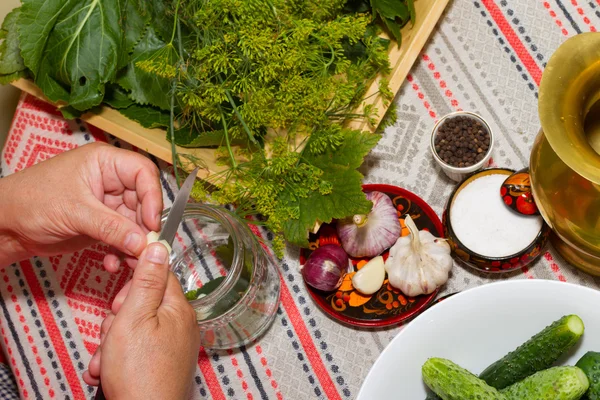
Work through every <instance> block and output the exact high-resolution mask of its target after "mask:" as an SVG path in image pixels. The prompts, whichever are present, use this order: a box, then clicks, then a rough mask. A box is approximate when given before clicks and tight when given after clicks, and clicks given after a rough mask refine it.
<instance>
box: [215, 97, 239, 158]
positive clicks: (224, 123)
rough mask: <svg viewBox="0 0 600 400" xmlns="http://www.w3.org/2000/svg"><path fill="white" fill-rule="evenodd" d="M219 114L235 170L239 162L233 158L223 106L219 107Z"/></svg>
mask: <svg viewBox="0 0 600 400" xmlns="http://www.w3.org/2000/svg"><path fill="white" fill-rule="evenodd" d="M219 112H220V113H221V121H223V133H224V135H225V142H226V144H227V151H228V152H229V158H231V167H232V168H233V169H236V168H237V162H236V161H235V157H234V156H233V150H232V149H231V143H230V142H229V132H228V131H227V121H226V120H225V114H224V113H223V109H222V108H221V106H219Z"/></svg>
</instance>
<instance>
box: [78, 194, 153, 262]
mask: <svg viewBox="0 0 600 400" xmlns="http://www.w3.org/2000/svg"><path fill="white" fill-rule="evenodd" d="M79 232H80V233H82V234H84V235H87V236H89V237H91V238H92V239H96V240H99V241H101V242H104V243H106V244H108V245H109V246H113V247H114V248H116V249H117V250H119V251H122V252H123V253H126V254H128V255H131V256H135V257H138V256H139V255H140V253H141V252H142V250H144V248H145V247H146V235H145V233H144V231H143V230H142V228H141V227H140V226H139V225H138V224H136V223H135V222H134V221H132V220H130V219H129V218H127V217H125V216H123V215H121V214H119V213H118V212H116V211H114V210H111V209H110V208H108V207H106V206H105V205H104V204H97V205H94V206H92V207H90V208H89V209H88V213H87V215H85V216H84V218H83V220H82V221H81V223H80V226H79Z"/></svg>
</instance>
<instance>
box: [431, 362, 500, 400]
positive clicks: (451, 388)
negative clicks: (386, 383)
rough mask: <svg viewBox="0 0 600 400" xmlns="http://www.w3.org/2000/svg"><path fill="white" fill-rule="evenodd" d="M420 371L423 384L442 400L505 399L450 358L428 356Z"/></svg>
mask: <svg viewBox="0 0 600 400" xmlns="http://www.w3.org/2000/svg"><path fill="white" fill-rule="evenodd" d="M421 372H422V374H423V381H425V384H426V385H427V386H428V387H429V388H430V389H431V390H433V391H434V392H435V393H436V394H437V395H438V396H440V397H441V398H442V399H443V400H467V399H485V400H505V399H506V397H505V396H504V395H503V394H502V393H500V392H499V391H498V390H496V389H494V388H493V387H491V386H489V385H487V384H486V383H485V382H484V381H482V380H481V379H479V378H478V377H476V376H475V375H473V374H472V373H470V372H469V371H467V370H466V369H464V368H462V367H460V366H458V365H456V364H454V363H453V362H452V361H450V360H446V359H443V358H430V359H429V360H427V361H426V362H425V364H423V368H422V371H421Z"/></svg>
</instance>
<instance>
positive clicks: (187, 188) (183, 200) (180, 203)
mask: <svg viewBox="0 0 600 400" xmlns="http://www.w3.org/2000/svg"><path fill="white" fill-rule="evenodd" d="M199 169H200V167H198V168H196V169H195V170H194V171H193V172H192V173H191V174H190V175H189V176H188V177H187V178H186V180H185V182H183V185H181V189H180V190H179V193H177V196H176V197H175V201H174V202H173V205H172V206H171V210H170V211H169V215H168V216H167V222H165V225H164V226H163V228H162V230H161V231H160V236H159V237H158V240H159V241H160V240H164V241H166V242H167V243H169V246H173V240H175V234H176V233H177V230H178V229H179V224H181V220H182V218H183V212H184V211H185V206H186V204H187V202H188V200H189V198H190V193H191V192H192V186H194V180H195V179H196V175H198V170H199Z"/></svg>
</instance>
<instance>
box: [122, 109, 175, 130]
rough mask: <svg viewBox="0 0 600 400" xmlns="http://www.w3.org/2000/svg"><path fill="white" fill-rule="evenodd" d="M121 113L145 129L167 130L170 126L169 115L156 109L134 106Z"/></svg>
mask: <svg viewBox="0 0 600 400" xmlns="http://www.w3.org/2000/svg"><path fill="white" fill-rule="evenodd" d="M119 112H120V113H121V114H123V115H124V116H126V117H127V118H129V119H131V120H133V121H136V122H138V123H139V124H140V125H142V126H143V127H145V128H150V129H152V128H166V127H168V126H169V114H168V113H166V112H164V111H162V110H160V109H158V108H156V107H150V106H140V105H138V104H133V105H131V106H129V107H127V108H121V109H119Z"/></svg>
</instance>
